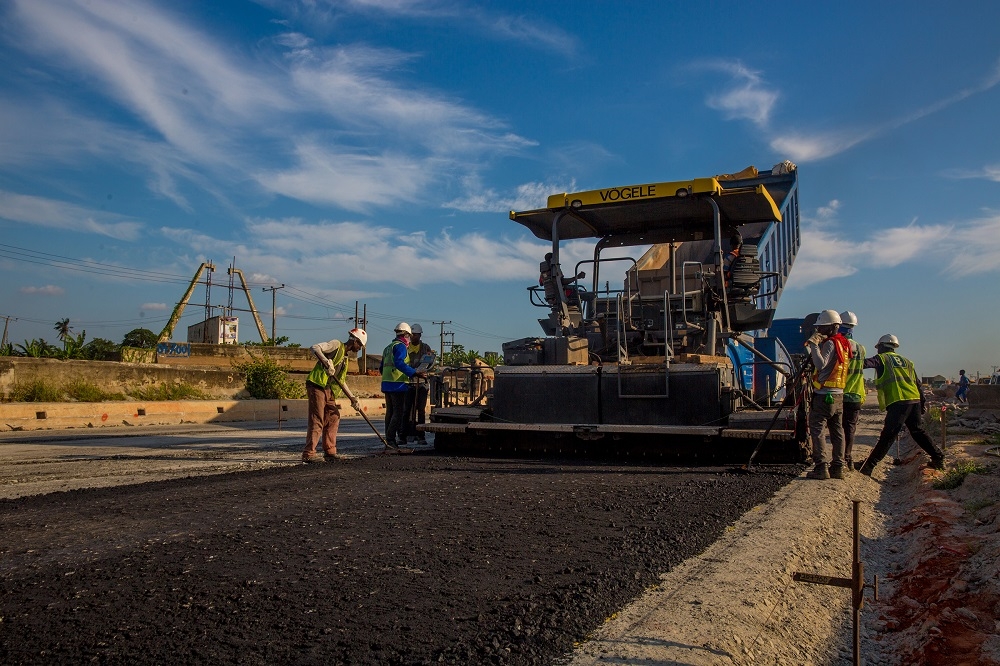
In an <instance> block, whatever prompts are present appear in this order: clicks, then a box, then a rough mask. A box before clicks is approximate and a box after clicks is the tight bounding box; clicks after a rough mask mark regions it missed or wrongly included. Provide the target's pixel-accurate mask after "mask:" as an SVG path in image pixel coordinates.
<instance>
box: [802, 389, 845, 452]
mask: <svg viewBox="0 0 1000 666" xmlns="http://www.w3.org/2000/svg"><path fill="white" fill-rule="evenodd" d="M827 395H829V396H831V397H832V398H833V402H832V403H827V402H826V397H827ZM843 416H844V394H843V393H829V394H820V393H814V394H813V399H812V404H811V405H810V407H809V436H810V437H811V438H812V447H813V451H812V458H813V462H814V463H815V464H817V465H820V464H823V465H825V464H827V463H831V464H832V465H834V466H837V465H843V464H844V422H843ZM824 426H825V427H826V429H827V430H829V431H830V446H831V448H832V449H833V451H832V453H833V459H832V460H831V459H829V458H827V456H826V447H825V443H826V438H825V437H824V436H823V428H824Z"/></svg>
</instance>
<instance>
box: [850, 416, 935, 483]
mask: <svg viewBox="0 0 1000 666" xmlns="http://www.w3.org/2000/svg"><path fill="white" fill-rule="evenodd" d="M904 425H905V426H906V429H907V430H909V431H910V436H911V437H913V441H914V442H916V443H917V446H919V447H920V448H922V449H923V450H924V451H926V452H927V455H929V456H930V457H931V461H932V462H940V461H942V460H944V451H942V450H941V449H940V448H938V446H937V444H935V443H934V440H932V439H931V436H930V435H929V434H927V431H926V430H924V426H923V424H921V423H920V403H919V402H917V401H914V402H894V403H892V404H891V405H889V406H888V407H887V408H886V410H885V422H884V423H883V424H882V433H881V434H880V435H879V436H878V441H877V442H876V443H875V448H874V449H872V452H871V453H870V454H868V460H866V461H865V467H868V468H869V469H873V468H874V467H875V465H877V464H878V462H879V461H880V460H882V458H885V454H887V453H888V452H889V447H890V446H891V445H892V443H893V442H894V441H896V436H897V435H899V433H900V432H902V430H903V426H904Z"/></svg>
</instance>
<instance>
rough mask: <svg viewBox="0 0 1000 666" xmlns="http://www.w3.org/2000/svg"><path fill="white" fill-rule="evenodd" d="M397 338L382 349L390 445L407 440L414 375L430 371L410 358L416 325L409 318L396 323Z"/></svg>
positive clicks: (383, 382)
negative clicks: (408, 403)
mask: <svg viewBox="0 0 1000 666" xmlns="http://www.w3.org/2000/svg"><path fill="white" fill-rule="evenodd" d="M394 331H395V333H396V337H395V339H393V341H392V342H390V343H389V344H388V345H387V346H386V348H385V349H384V350H383V351H382V363H381V364H380V365H379V371H380V372H381V373H382V393H383V395H385V441H386V444H388V445H389V446H400V445H402V444H405V443H406V392H407V391H408V390H409V388H410V379H411V378H412V377H426V376H427V373H426V372H423V371H419V372H418V371H417V370H416V369H414V368H413V367H412V366H410V365H409V364H408V363H407V362H406V360H407V357H408V356H409V353H408V352H407V346H408V345H409V344H410V335H411V334H412V329H410V325H409V324H407V323H406V322H405V321H401V322H399V323H398V324H396V328H395V329H394Z"/></svg>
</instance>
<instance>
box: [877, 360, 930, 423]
mask: <svg viewBox="0 0 1000 666" xmlns="http://www.w3.org/2000/svg"><path fill="white" fill-rule="evenodd" d="M878 358H879V360H881V361H882V373H881V374H880V375H879V376H878V377H876V378H875V388H876V389H877V390H878V406H879V409H885V408H886V407H888V406H889V405H891V404H893V403H897V402H902V401H904V400H920V385H919V384H918V383H917V371H916V369H914V367H913V363H912V362H911V361H910V360H909V359H907V358H904V357H902V356H900V355H899V354H894V353H892V352H889V353H886V354H879V355H878Z"/></svg>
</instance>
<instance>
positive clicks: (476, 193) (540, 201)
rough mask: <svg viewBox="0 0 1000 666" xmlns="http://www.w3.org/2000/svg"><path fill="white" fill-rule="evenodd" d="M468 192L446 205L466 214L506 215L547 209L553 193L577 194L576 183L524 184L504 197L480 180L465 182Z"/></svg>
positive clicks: (504, 194) (473, 179) (445, 205)
mask: <svg viewBox="0 0 1000 666" xmlns="http://www.w3.org/2000/svg"><path fill="white" fill-rule="evenodd" d="M465 190H466V191H467V192H470V194H468V195H466V196H463V197H460V198H458V199H453V200H451V201H448V202H446V203H444V204H443V206H444V207H445V208H454V209H455V210H458V211H462V212H464V213H506V212H508V211H511V210H534V209H536V208H544V207H545V205H546V202H547V200H548V197H549V195H551V194H554V193H556V192H573V191H575V190H576V181H570V183H569V185H566V184H562V185H551V184H548V183H523V184H521V185H518V186H517V188H516V189H515V190H514V191H513V192H507V193H503V194H501V193H498V192H497V191H496V190H494V189H492V188H484V187H482V186H481V185H480V184H479V179H478V178H471V179H469V181H468V182H466V183H465Z"/></svg>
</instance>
